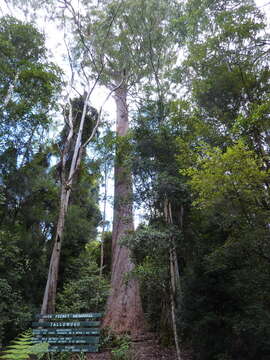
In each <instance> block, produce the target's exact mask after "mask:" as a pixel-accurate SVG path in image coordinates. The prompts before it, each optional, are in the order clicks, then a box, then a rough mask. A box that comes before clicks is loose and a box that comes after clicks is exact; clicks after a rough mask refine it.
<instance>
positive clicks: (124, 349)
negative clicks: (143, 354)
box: [103, 334, 132, 360]
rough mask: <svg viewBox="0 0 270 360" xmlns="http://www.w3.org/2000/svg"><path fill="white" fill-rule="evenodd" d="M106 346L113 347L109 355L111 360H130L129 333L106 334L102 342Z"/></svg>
mask: <svg viewBox="0 0 270 360" xmlns="http://www.w3.org/2000/svg"><path fill="white" fill-rule="evenodd" d="M103 346H106V347H113V349H112V350H111V356H112V359H113V360H131V358H132V357H131V338H130V336H129V335H127V334H124V335H115V336H112V335H111V336H108V337H107V338H106V342H105V343H104V344H103Z"/></svg>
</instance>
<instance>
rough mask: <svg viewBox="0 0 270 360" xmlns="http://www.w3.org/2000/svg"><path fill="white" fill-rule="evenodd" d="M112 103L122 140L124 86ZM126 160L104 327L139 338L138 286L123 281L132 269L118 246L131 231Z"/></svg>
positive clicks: (118, 165)
mask: <svg viewBox="0 0 270 360" xmlns="http://www.w3.org/2000/svg"><path fill="white" fill-rule="evenodd" d="M115 101H116V107H117V120H116V132H117V135H118V136H125V135H127V132H128V127H129V124H128V108H127V89H126V87H125V86H121V87H119V88H118V89H117V90H116V91H115ZM127 156H128V154H122V153H121V154H120V157H121V159H119V158H118V157H117V158H116V162H115V175H114V178H115V182H114V217H113V234H112V275H111V294H110V296H109V298H108V302H107V307H106V314H105V318H104V321H103V327H106V328H109V329H110V330H111V331H113V332H115V333H123V332H130V333H131V334H138V333H142V332H143V331H144V328H145V322H144V314H143V310H142V304H141V298H140V292H139V284H138V281H137V280H136V279H132V280H128V281H127V280H126V278H125V276H126V274H128V273H129V272H130V271H131V270H132V269H133V268H134V265H133V263H132V262H131V259H130V251H129V249H128V248H127V247H125V246H120V245H119V241H120V240H121V238H122V237H123V236H125V235H126V234H127V233H128V232H130V231H133V230H134V225H133V209H132V207H133V201H132V195H133V194H132V177H131V171H130V169H129V168H128V166H127V165H126V164H125V161H124V157H127Z"/></svg>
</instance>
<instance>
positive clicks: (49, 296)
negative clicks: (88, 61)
mask: <svg viewBox="0 0 270 360" xmlns="http://www.w3.org/2000/svg"><path fill="white" fill-rule="evenodd" d="M88 98H89V93H88V95H86V97H85V102H84V107H83V112H82V116H81V119H80V126H79V130H78V133H77V137H76V142H75V145H74V146H72V145H71V144H72V137H73V135H74V127H73V125H74V124H73V121H74V120H73V113H72V105H71V103H70V109H69V134H68V136H67V139H66V141H65V145H64V150H63V153H62V159H61V173H60V179H61V197H60V209H59V215H58V221H57V228H56V235H55V239H54V245H53V250H52V255H51V260H50V266H49V271H48V277H47V283H46V287H45V291H44V295H43V302H42V306H41V314H42V315H45V314H53V313H54V312H55V303H56V291H57V283H58V273H59V262H60V253H61V246H62V241H63V234H64V226H65V218H66V214H67V210H68V204H69V197H70V193H71V188H72V183H73V180H74V175H75V173H76V171H77V169H78V167H79V165H80V162H81V159H82V154H83V151H84V148H83V146H82V133H83V129H84V123H85V116H86V111H87V101H88ZM70 152H73V155H72V161H71V165H70V169H69V170H67V169H66V167H67V166H66V165H67V159H68V155H69V153H70ZM67 175H68V176H67Z"/></svg>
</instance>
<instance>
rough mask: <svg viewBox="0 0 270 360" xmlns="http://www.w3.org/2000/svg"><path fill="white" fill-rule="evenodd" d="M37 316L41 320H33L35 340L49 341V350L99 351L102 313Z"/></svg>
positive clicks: (36, 341) (38, 341)
mask: <svg viewBox="0 0 270 360" xmlns="http://www.w3.org/2000/svg"><path fill="white" fill-rule="evenodd" d="M36 317H37V318H38V319H40V320H39V321H38V322H33V327H35V329H34V330H33V334H34V338H33V342H34V343H41V342H47V343H49V349H48V351H49V352H98V347H99V340H100V338H99V334H100V329H99V328H98V327H99V326H100V321H99V319H100V318H101V317H102V314H101V313H86V314H48V315H37V316H36ZM44 320H46V321H44ZM81 320H83V321H81ZM84 320H85V321H84Z"/></svg>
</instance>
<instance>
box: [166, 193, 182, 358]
mask: <svg viewBox="0 0 270 360" xmlns="http://www.w3.org/2000/svg"><path fill="white" fill-rule="evenodd" d="M181 209H182V208H181ZM164 216H165V220H166V222H167V223H168V224H173V216H172V206H171V203H170V202H169V201H168V199H167V198H166V199H165V202H164ZM181 227H182V210H181ZM171 241H172V244H171V247H170V250H169V261H170V302H171V315H172V327H173V334H174V342H175V347H176V354H177V360H182V355H181V349H180V344H179V337H178V332H177V326H176V297H177V295H179V297H180V296H181V284H180V275H179V266H178V260H177V253H176V248H175V241H174V239H171Z"/></svg>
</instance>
